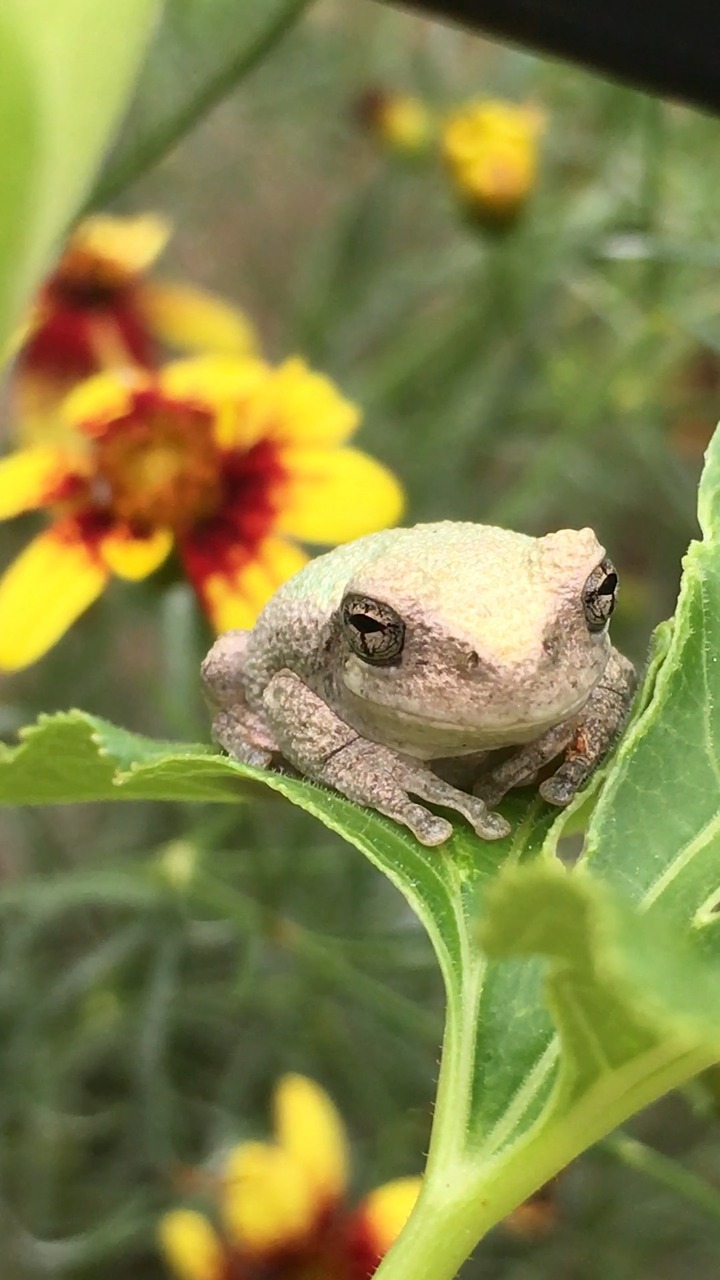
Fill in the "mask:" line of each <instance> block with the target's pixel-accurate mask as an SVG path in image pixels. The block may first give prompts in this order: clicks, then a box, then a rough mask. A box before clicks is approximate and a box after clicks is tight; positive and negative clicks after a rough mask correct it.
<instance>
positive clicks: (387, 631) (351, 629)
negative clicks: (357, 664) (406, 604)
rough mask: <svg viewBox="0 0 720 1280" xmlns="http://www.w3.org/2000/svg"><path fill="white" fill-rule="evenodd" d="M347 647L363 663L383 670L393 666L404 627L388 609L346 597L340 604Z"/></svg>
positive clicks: (377, 602) (374, 602)
mask: <svg viewBox="0 0 720 1280" xmlns="http://www.w3.org/2000/svg"><path fill="white" fill-rule="evenodd" d="M342 622H343V628H344V631H345V635H346V636H347V639H348V644H349V645H350V648H351V649H352V651H353V653H355V654H357V656H358V658H362V660H363V662H369V663H371V664H372V665H373V666H374V667H387V666H390V665H391V664H392V663H393V662H397V660H398V658H399V657H400V654H401V653H402V648H403V645H404V643H405V623H404V622H403V620H402V618H401V617H400V615H399V614H397V613H396V612H395V610H394V609H391V608H390V605H388V604H383V603H382V601H381V600H371V599H370V597H369V596H359V595H354V594H352V593H351V594H350V595H347V596H345V599H344V600H343V602H342Z"/></svg>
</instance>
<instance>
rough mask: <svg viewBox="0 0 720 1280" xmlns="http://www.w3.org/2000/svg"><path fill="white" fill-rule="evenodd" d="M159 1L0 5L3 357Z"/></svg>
mask: <svg viewBox="0 0 720 1280" xmlns="http://www.w3.org/2000/svg"><path fill="white" fill-rule="evenodd" d="M159 10H160V4H159V0H123V3H122V4H119V5H101V4H98V3H97V0H62V3H60V4H58V3H56V0H3V3H2V5H0V65H2V75H1V76H0V120H2V134H3V144H2V148H0V202H1V203H0V353H2V351H3V349H4V347H5V344H6V342H7V339H8V336H9V334H10V333H11V331H12V327H13V325H15V324H16V323H17V322H18V318H19V315H20V312H21V310H22V307H23V306H24V305H25V304H26V303H27V299H28V296H29V294H30V292H31V290H32V289H33V288H34V287H35V286H36V284H37V282H38V280H39V279H40V276H41V275H42V272H43V270H44V269H45V268H46V266H47V262H48V259H49V257H50V255H51V253H52V251H53V248H54V246H55V244H56V242H57V241H58V240H59V238H60V237H61V235H62V233H63V231H64V229H65V226H66V224H67V223H68V221H69V220H70V219H71V218H72V215H73V213H74V212H75V210H76V208H77V206H78V205H79V204H80V202H81V201H82V200H83V198H84V196H85V194H86V192H87V190H88V187H89V185H90V182H91V181H92V178H93V174H94V171H95V169H96V168H97V166H98V164H99V162H100V159H101V157H102V154H103V152H104V150H105V148H106V146H107V143H108V138H109V136H110V135H111V133H112V131H113V130H114V128H115V127H116V125H117V122H118V118H119V116H120V113H121V111H122V109H123V106H124V105H125V101H126V99H127V97H128V94H129V92H130V90H131V88H132V84H133V80H134V78H135V74H136V71H137V68H138V65H139V62H140V59H141V57H142V55H143V53H144V50H145V45H146V42H147V39H148V37H149V35H150V32H151V29H152V25H153V22H154V19H155V18H156V16H157V15H158V13H159Z"/></svg>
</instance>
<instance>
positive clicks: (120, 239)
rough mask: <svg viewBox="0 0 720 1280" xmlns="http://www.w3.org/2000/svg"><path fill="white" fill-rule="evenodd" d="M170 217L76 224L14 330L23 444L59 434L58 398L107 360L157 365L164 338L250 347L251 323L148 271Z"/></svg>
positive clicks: (244, 350)
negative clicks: (25, 316)
mask: <svg viewBox="0 0 720 1280" xmlns="http://www.w3.org/2000/svg"><path fill="white" fill-rule="evenodd" d="M169 236H170V225H169V223H167V222H166V221H165V220H164V219H163V218H160V217H157V216H156V215H154V214H144V215H142V216H139V217H134V218H115V217H110V216H109V215H107V214H97V215H94V216H92V217H89V218H86V219H85V220H84V221H83V222H81V223H80V224H79V225H78V226H77V227H76V229H75V230H74V231H73V233H72V235H71V236H70V239H69V240H68V242H67V245H66V247H65V249H64V252H63V254H62V256H61V258H60V261H59V262H58V264H57V266H56V268H55V270H54V272H53V273H52V275H50V276H49V277H48V279H47V280H46V281H45V284H44V285H43V287H42V289H41V291H40V293H39V295H38V297H37V299H36V301H35V303H34V306H33V308H32V311H31V314H30V316H29V318H28V320H27V322H26V324H25V326H24V328H23V330H22V332H21V333H19V334H18V336H17V347H18V352H17V363H16V365H15V370H14V377H13V379H12V382H11V392H12V395H13V400H14V405H13V408H14V416H15V419H16V422H17V425H18V430H19V433H20V435H21V437H22V438H23V439H24V440H25V441H26V442H27V443H43V442H45V441H47V440H48V439H54V438H56V436H55V432H56V430H57V416H56V411H57V408H58V405H59V403H60V402H61V400H62V399H63V397H64V396H65V395H66V394H67V392H68V391H69V390H70V388H71V387H73V386H74V385H75V384H76V383H77V382H79V381H81V380H82V379H83V378H86V377H88V376H89V375H90V374H92V373H96V372H99V371H100V370H102V369H108V368H119V367H121V366H123V365H128V364H137V365H141V366H144V367H147V368H149V367H152V366H154V365H156V364H157V363H158V361H159V359H160V346H161V345H163V346H169V347H173V348H177V349H178V350H180V351H216V352H219V353H223V354H233V355H240V354H248V353H250V352H251V351H253V350H254V348H255V335H254V331H253V328H252V326H251V325H250V323H249V322H248V321H247V320H246V319H245V317H244V316H243V315H242V313H241V312H239V311H238V310H237V309H236V308H234V307H231V306H229V305H228V304H227V303H225V302H223V301H222V300H221V299H220V298H216V297H214V296H213V295H212V294H209V293H205V292H203V291H202V290H200V289H195V288H193V287H191V286H189V285H184V284H176V283H171V282H169V281H166V282H163V281H153V280H148V279H146V275H147V272H148V270H149V268H150V267H151V266H152V265H153V264H154V262H155V260H156V258H157V257H158V256H159V255H160V253H161V252H162V250H163V249H164V247H165V245H166V243H167V241H168V239H169Z"/></svg>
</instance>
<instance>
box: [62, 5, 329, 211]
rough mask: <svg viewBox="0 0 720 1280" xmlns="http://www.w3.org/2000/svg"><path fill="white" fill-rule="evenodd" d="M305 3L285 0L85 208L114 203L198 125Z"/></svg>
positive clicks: (121, 163)
mask: <svg viewBox="0 0 720 1280" xmlns="http://www.w3.org/2000/svg"><path fill="white" fill-rule="evenodd" d="M308 3H309V0H288V2H287V4H286V5H285V6H284V7H283V8H282V9H281V10H280V13H279V14H278V16H277V18H276V20H275V21H274V22H272V23H270V25H269V26H267V27H266V28H265V29H264V30H263V31H262V32H261V34H260V35H259V36H258V37H257V38H256V39H255V40H254V41H252V42H251V43H250V44H249V45H244V46H243V48H242V49H241V50H240V51H239V52H238V53H237V54H236V55H235V57H233V58H231V60H230V61H229V62H228V63H227V65H225V66H223V67H221V69H220V70H219V71H218V73H217V75H215V76H214V77H212V78H211V79H209V80H207V81H206V82H205V83H204V84H203V85H202V87H201V88H200V89H199V90H198V92H197V93H196V94H195V95H194V97H192V98H190V99H189V100H188V101H187V102H186V103H185V104H184V106H182V107H181V108H180V110H179V111H177V112H176V113H175V115H174V116H171V117H170V118H169V119H167V120H164V121H163V122H162V124H160V125H158V127H157V128H156V129H154V130H150V131H149V132H148V133H147V134H146V136H145V137H144V139H143V141H142V143H141V145H140V146H138V147H137V148H135V149H133V150H132V151H131V152H130V153H129V154H127V155H126V156H123V157H121V159H120V160H118V162H117V164H114V165H111V166H110V168H109V169H108V171H107V172H106V173H105V174H104V175H103V177H101V179H100V181H99V182H98V184H97V186H96V187H95V189H94V191H93V192H92V195H91V197H90V200H89V201H88V205H87V209H95V208H97V207H98V206H102V205H105V204H107V203H108V202H109V201H111V200H114V199H115V198H116V196H118V195H119V194H120V192H121V191H124V190H125V188H126V187H128V186H130V184H131V183H132V182H135V181H136V179H137V178H139V177H141V175H142V174H143V173H146V172H147V171H148V169H151V168H152V167H153V165H156V164H157V163H158V161H159V160H161V159H162V158H163V156H164V155H166V154H167V152H168V151H171V150H172V148H173V147H174V146H175V145H176V144H177V143H178V142H179V141H180V139H181V138H183V137H184V136H185V134H186V133H189V132H190V130H191V129H193V128H194V127H195V125H197V124H198V123H199V121H200V120H201V119H202V118H203V116H205V115H207V114H208V112H209V111H212V109H213V107H216V106H217V105H218V104H219V103H220V102H222V100H223V98H224V97H225V96H226V94H228V93H229V92H230V90H231V89H233V88H234V86H235V84H236V83H237V81H238V80H240V79H241V77H242V76H245V75H247V73H248V72H249V71H251V70H252V68H253V67H254V66H255V65H256V64H257V63H259V62H260V61H262V59H263V58H264V57H265V55H266V54H267V53H269V52H270V50H271V49H272V48H273V46H274V45H275V44H277V42H278V41H279V40H281V39H282V37H283V36H284V35H285V32H286V31H289V29H290V27H291V26H293V24H294V23H295V21H296V20H297V19H298V18H299V16H300V14H301V13H302V11H303V9H305V7H306V6H307V4H308ZM86 211H87V210H86Z"/></svg>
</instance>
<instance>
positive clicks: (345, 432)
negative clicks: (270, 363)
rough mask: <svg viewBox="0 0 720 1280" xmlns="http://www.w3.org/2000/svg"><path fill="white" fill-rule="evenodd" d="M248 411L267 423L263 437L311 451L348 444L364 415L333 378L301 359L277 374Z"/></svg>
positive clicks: (281, 367)
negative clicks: (346, 396)
mask: <svg viewBox="0 0 720 1280" xmlns="http://www.w3.org/2000/svg"><path fill="white" fill-rule="evenodd" d="M248 411H249V412H251V413H252V415H253V416H254V417H256V418H258V419H260V420H261V421H262V422H263V430H262V432H261V434H262V435H263V436H266V437H267V438H268V439H269V440H272V441H278V442H287V443H288V444H298V445H300V444H304V445H307V446H308V447H310V448H329V447H332V446H333V445H339V444H344V443H345V441H346V440H347V439H349V437H350V436H351V435H352V434H353V432H354V431H355V430H356V429H357V426H358V423H359V422H360V416H361V415H360V410H359V409H358V407H357V405H354V404H352V403H351V402H350V401H349V400H346V399H345V397H344V396H342V395H341V394H340V392H339V391H338V389H337V387H336V386H335V384H334V383H333V382H331V380H330V379H329V378H326V377H325V376H324V374H322V373H315V371H314V370H313V369H309V368H308V366H307V365H306V364H305V361H304V360H300V359H299V358H298V357H297V356H294V357H292V358H291V359H290V360H285V361H284V363H283V364H281V365H279V367H278V368H277V369H275V370H274V371H273V376H272V378H270V379H268V382H267V384H266V386H265V387H264V388H263V391H262V394H259V395H258V396H257V398H256V400H255V402H254V403H253V405H252V406H249V410H248Z"/></svg>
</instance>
